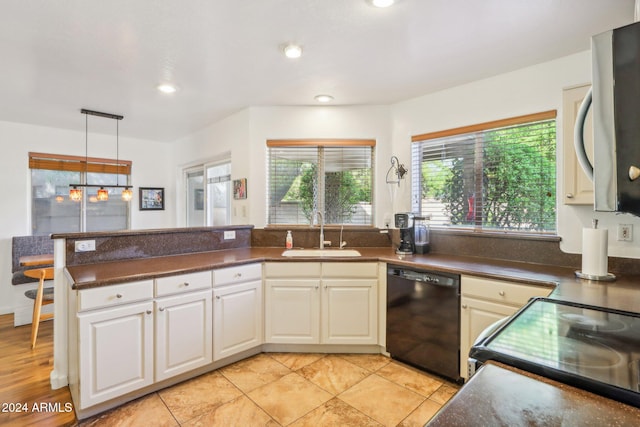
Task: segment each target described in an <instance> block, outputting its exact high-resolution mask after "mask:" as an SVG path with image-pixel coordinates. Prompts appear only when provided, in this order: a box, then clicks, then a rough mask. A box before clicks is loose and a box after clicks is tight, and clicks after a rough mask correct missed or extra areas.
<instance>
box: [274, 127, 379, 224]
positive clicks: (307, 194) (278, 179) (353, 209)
mask: <svg viewBox="0 0 640 427" xmlns="http://www.w3.org/2000/svg"><path fill="white" fill-rule="evenodd" d="M374 146H375V141H373V140H346V141H345V140H328V141H324V140H323V141H316V140H304V141H290V140H277V141H276V140H270V141H267V147H268V156H267V162H268V165H267V173H268V185H267V188H268V197H267V203H268V209H267V212H268V218H267V223H268V224H272V225H275V224H291V225H297V224H300V225H302V224H314V223H316V218H315V217H314V213H315V212H320V213H321V214H322V216H323V218H324V223H325V224H353V225H372V224H373V209H372V203H373V166H372V165H373V164H374V161H373V159H374Z"/></svg>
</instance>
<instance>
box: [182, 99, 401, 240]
mask: <svg viewBox="0 0 640 427" xmlns="http://www.w3.org/2000/svg"><path fill="white" fill-rule="evenodd" d="M390 135H391V133H390V127H389V107H387V106H367V107H327V106H322V107H251V108H248V109H246V110H243V111H241V112H239V113H237V114H234V115H233V116H231V117H228V118H227V119H225V120H223V121H221V122H218V123H216V124H213V125H211V126H208V127H207V128H206V129H203V130H202V131H200V132H197V133H195V134H192V135H189V136H188V137H185V138H182V139H181V140H179V141H177V143H176V144H174V149H175V153H174V157H175V158H176V159H177V162H176V163H177V167H176V169H177V170H176V172H177V173H176V179H177V181H178V182H181V180H182V177H181V173H180V171H181V170H182V169H183V168H184V167H186V166H189V165H192V164H194V163H202V162H203V161H206V160H207V159H211V158H216V157H219V156H223V155H224V153H227V152H230V153H231V175H232V179H239V178H247V199H246V200H241V201H240V200H234V201H233V203H232V222H233V223H234V224H253V225H255V226H256V227H264V226H265V224H266V203H267V199H266V193H267V185H266V184H267V183H266V179H265V177H266V152H267V149H266V141H267V140H268V139H292V138H371V139H375V140H376V141H377V148H376V168H377V171H378V172H377V173H376V178H377V187H376V190H375V197H376V201H379V203H378V209H377V210H376V212H375V215H376V219H377V221H376V222H377V223H380V222H381V221H382V218H383V216H384V214H385V212H387V211H389V212H391V210H390V208H389V206H388V195H387V193H386V188H384V187H385V186H384V185H382V184H381V182H384V174H385V173H386V171H387V169H388V167H389V163H388V162H389V158H390V156H391V151H390V147H391V144H390ZM381 177H382V178H381ZM381 179H382V181H381ZM179 185H182V184H179ZM178 224H179V225H184V214H180V215H179V220H178ZM283 238H284V237H283Z"/></svg>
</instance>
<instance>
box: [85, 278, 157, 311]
mask: <svg viewBox="0 0 640 427" xmlns="http://www.w3.org/2000/svg"><path fill="white" fill-rule="evenodd" d="M151 298H153V280H142V281H140V282H131V283H123V284H121V285H110V286H103V287H100V288H93V289H85V290H81V291H78V311H85V310H92V309H94V308H102V307H112V306H116V305H121V304H127V303H130V302H133V301H142V300H146V299H151Z"/></svg>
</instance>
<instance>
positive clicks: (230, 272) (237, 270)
mask: <svg viewBox="0 0 640 427" xmlns="http://www.w3.org/2000/svg"><path fill="white" fill-rule="evenodd" d="M260 279H262V266H261V265H260V264H248V265H239V266H237V267H228V268H221V269H219V270H213V286H214V287H216V286H222V285H230V284H233V283H241V282H247V281H249V280H260Z"/></svg>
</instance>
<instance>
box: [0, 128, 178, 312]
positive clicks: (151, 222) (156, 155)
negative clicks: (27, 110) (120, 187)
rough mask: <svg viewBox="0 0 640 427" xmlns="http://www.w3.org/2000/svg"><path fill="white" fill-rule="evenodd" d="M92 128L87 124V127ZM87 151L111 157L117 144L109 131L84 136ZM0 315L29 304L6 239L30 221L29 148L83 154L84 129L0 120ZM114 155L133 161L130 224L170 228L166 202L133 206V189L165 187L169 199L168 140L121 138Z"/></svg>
mask: <svg viewBox="0 0 640 427" xmlns="http://www.w3.org/2000/svg"><path fill="white" fill-rule="evenodd" d="M89 129H90V130H91V127H89ZM88 145H89V149H88V154H89V156H92V157H108V158H115V154H116V142H115V137H114V136H111V135H98V134H91V133H90V134H89V144H88ZM0 146H1V147H2V156H0V182H2V183H3V184H2V185H1V186H0V200H2V206H3V209H2V213H1V216H0V278H1V279H0V313H9V312H12V311H13V307H14V306H15V305H16V304H21V305H24V304H29V303H30V300H27V299H26V298H25V297H24V296H23V294H24V291H25V290H26V289H28V286H26V287H25V286H13V285H11V238H12V237H13V236H24V235H29V234H31V221H30V215H31V210H30V208H31V207H30V200H31V189H30V182H31V179H30V173H29V157H28V153H29V152H30V151H34V152H42V153H54V154H69V155H81V156H82V155H84V154H85V133H84V132H75V131H70V130H65V129H56V128H50V127H43V126H32V125H27V124H21V123H10V122H1V121H0ZM119 147H120V149H119V152H120V153H119V156H120V158H122V159H126V160H131V161H133V169H132V183H133V185H134V186H135V188H134V199H133V200H132V202H131V226H132V228H162V227H169V226H173V224H174V222H175V215H174V213H175V211H174V209H172V208H171V207H172V206H173V205H169V208H168V209H166V208H165V209H166V210H165V211H145V212H140V211H139V210H138V194H137V187H140V186H143V187H144V186H149V187H156V186H157V187H165V189H166V190H167V192H168V196H167V197H168V200H171V197H173V193H174V192H175V191H174V188H173V180H172V176H171V175H170V174H168V173H167V171H168V170H170V169H169V165H170V164H171V163H170V157H169V153H170V151H169V150H170V148H171V145H170V144H163V143H156V142H153V141H145V140H139V139H130V138H122V137H121V138H120V141H119Z"/></svg>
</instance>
